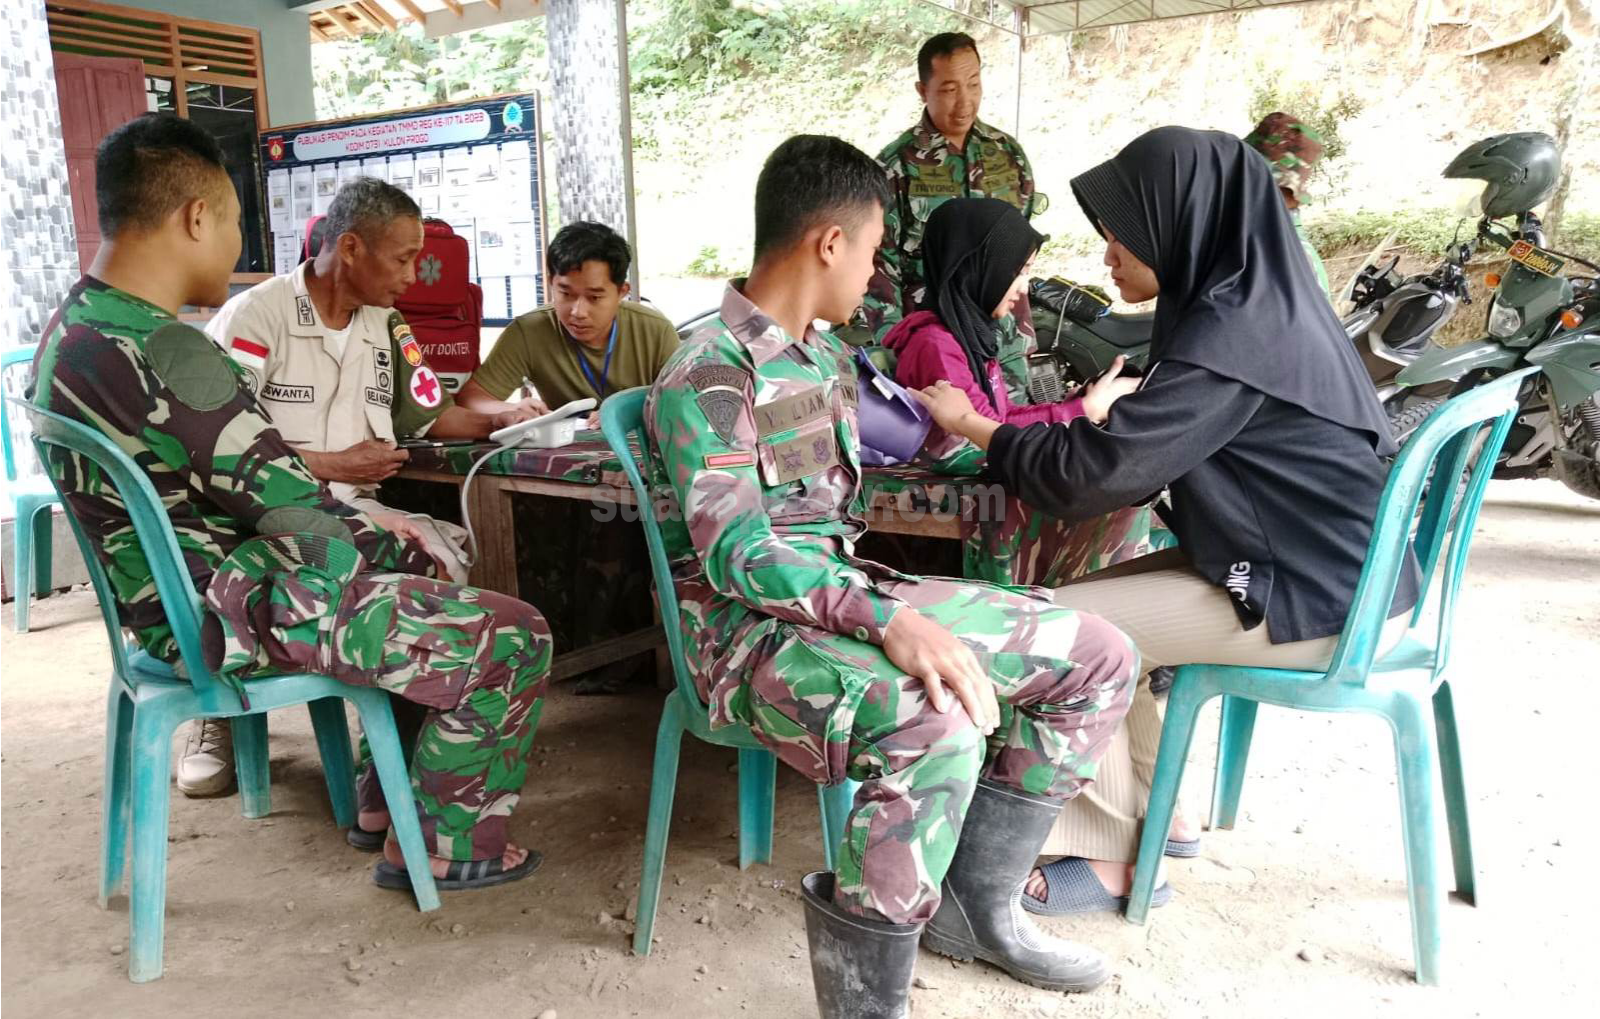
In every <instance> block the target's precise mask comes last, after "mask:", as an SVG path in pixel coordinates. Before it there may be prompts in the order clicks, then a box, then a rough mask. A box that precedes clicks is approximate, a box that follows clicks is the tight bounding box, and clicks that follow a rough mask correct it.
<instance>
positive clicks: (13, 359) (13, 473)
mask: <svg viewBox="0 0 1600 1019" xmlns="http://www.w3.org/2000/svg"><path fill="white" fill-rule="evenodd" d="M38 346H39V345H38V344H36V343H30V344H28V345H27V346H25V347H12V348H11V349H10V350H7V351H5V353H4V354H0V376H3V375H4V374H5V373H6V372H8V371H10V370H11V367H12V366H13V365H18V364H32V363H33V355H34V352H35V351H36V350H37V349H38ZM9 402H10V401H9V400H8V399H7V397H6V391H5V383H4V379H3V378H0V446H4V448H5V458H6V480H7V481H15V480H17V453H16V449H15V448H14V447H13V446H12V444H11V442H12V440H11V416H10V411H9V410H7V408H6V404H7V403H9Z"/></svg>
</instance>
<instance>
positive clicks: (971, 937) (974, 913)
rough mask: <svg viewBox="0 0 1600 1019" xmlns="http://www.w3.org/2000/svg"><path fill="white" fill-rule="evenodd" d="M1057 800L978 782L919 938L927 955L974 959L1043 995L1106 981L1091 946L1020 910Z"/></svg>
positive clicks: (1058, 804) (1058, 803)
mask: <svg viewBox="0 0 1600 1019" xmlns="http://www.w3.org/2000/svg"><path fill="white" fill-rule="evenodd" d="M1062 802H1063V801H1061V800H1058V799H1053V798H1050V797H1045V796H1032V795H1029V794H1028V793H1024V792H1020V791H1018V790H1016V789H1012V788H1010V787H1009V786H1002V785H995V784H993V783H990V782H985V781H981V780H980V781H979V782H978V789H977V792H975V793H973V795H972V805H971V806H970V807H968V808H967V819H966V822H965V824H963V825H962V828H961V841H960V843H959V844H957V846H956V855H955V859H953V860H952V861H951V862H950V870H949V872H948V873H947V874H945V878H944V885H943V886H942V888H941V893H942V895H943V898H942V900H941V901H940V903H939V910H938V912H936V913H934V914H933V919H932V920H929V921H928V924H927V927H926V928H925V929H924V930H923V932H922V944H923V946H924V947H926V948H927V949H929V950H930V951H934V952H938V953H939V954H940V955H947V956H949V957H950V958H952V959H960V960H962V961H965V962H970V961H971V960H973V959H982V960H983V961H984V962H987V963H989V964H990V965H993V966H998V967H999V968H1000V969H1003V970H1005V971H1006V972H1007V973H1009V974H1011V976H1012V978H1013V979H1016V980H1020V981H1022V982H1023V983H1025V984H1032V985H1033V986H1035V987H1043V988H1045V989H1046V990H1051V991H1089V990H1093V989H1094V988H1096V987H1099V986H1100V985H1101V984H1102V983H1104V982H1105V980H1106V978H1107V977H1108V976H1110V975H1111V969H1110V967H1109V966H1107V964H1106V960H1105V957H1104V956H1103V955H1101V954H1100V953H1099V952H1097V951H1095V950H1094V949H1092V948H1089V947H1087V946H1084V945H1079V944H1075V943H1074V942H1071V941H1063V940H1062V939H1060V938H1057V937H1054V936H1053V935H1050V934H1046V933H1045V932H1044V931H1042V930H1040V929H1039V928H1038V927H1037V926H1036V925H1035V924H1034V922H1033V918H1032V917H1030V916H1028V914H1027V913H1025V912H1023V911H1022V889H1023V886H1024V885H1025V884H1026V882H1027V879H1028V872H1029V871H1031V870H1032V869H1033V864H1034V861H1035V859H1037V857H1038V855H1039V848H1040V847H1041V846H1043V845H1044V840H1045V839H1046V837H1048V836H1049V834H1050V828H1051V826H1052V825H1054V824H1055V821H1056V818H1057V817H1058V816H1059V815H1060V814H1061V804H1062Z"/></svg>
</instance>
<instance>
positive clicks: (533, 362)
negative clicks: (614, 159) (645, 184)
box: [455, 222, 678, 694]
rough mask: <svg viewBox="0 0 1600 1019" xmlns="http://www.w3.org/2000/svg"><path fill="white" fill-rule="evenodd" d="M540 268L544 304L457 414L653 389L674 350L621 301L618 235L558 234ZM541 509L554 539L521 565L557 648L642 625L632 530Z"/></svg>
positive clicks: (641, 563)
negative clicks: (521, 395)
mask: <svg viewBox="0 0 1600 1019" xmlns="http://www.w3.org/2000/svg"><path fill="white" fill-rule="evenodd" d="M545 261H546V266H547V271H548V272H549V278H550V296H551V303H550V304H549V305H546V306H545V307H543V308H538V309H535V310H534V311H530V312H528V313H527V314H525V315H521V316H519V317H517V318H516V319H514V320H513V321H512V322H511V324H510V325H508V326H506V328H505V331H504V332H502V333H501V334H500V338H499V339H498V340H497V341H496V342H495V345H494V349H493V350H491V351H490V352H489V359H488V360H487V361H485V362H484V363H483V365H482V366H481V367H480V368H479V369H478V370H477V371H476V372H474V373H473V375H472V378H471V379H469V380H467V384H466V385H464V386H462V387H461V391H460V392H459V393H457V394H456V397H455V400H456V404H457V405H458V406H463V407H466V408H468V409H469V410H476V411H479V412H482V413H495V412H497V411H499V410H500V409H501V408H505V407H514V406H517V405H516V404H509V403H506V402H505V401H506V399H507V398H508V397H510V396H511V394H512V393H513V392H514V391H515V390H516V389H517V388H518V387H520V386H522V385H523V382H524V380H527V381H529V382H531V383H533V388H534V389H535V391H536V392H535V395H536V396H537V397H538V399H539V401H540V402H542V403H543V404H544V405H545V407H546V408H547V409H554V408H557V407H560V406H562V405H563V404H567V403H571V402H572V401H573V400H582V399H584V398H585V397H593V398H594V400H595V401H596V402H599V401H602V400H604V399H605V398H606V397H607V396H610V395H611V394H612V393H619V392H621V391H622V390H624V389H632V388H633V387H635V386H648V385H650V384H651V383H653V382H654V381H655V380H656V376H657V375H658V374H660V372H661V366H662V365H664V364H665V363H666V361H667V358H668V357H670V356H671V355H672V352H673V351H675V350H677V349H678V334H677V332H676V331H675V330H674V329H673V328H672V323H671V322H669V321H668V320H667V317H666V316H665V315H663V314H661V313H660V312H659V311H656V310H655V309H653V308H648V307H646V306H644V305H642V304H639V303H638V302H637V301H626V300H623V298H625V297H627V296H628V289H629V288H628V283H627V279H628V266H629V265H630V264H631V263H632V261H633V253H632V252H631V251H629V250H628V242H627V241H625V240H623V239H622V237H621V236H620V235H618V234H617V232H616V231H615V230H612V229H611V228H610V227H608V226H605V225H603V224H601V223H583V222H579V223H573V224H570V225H568V226H565V227H562V228H561V230H560V231H558V232H557V233H556V236H555V238H554V240H552V241H551V242H550V250H549V252H547V254H546V259H545ZM599 416H600V415H599V412H598V411H596V412H595V413H594V414H591V415H590V419H589V427H591V428H596V427H598V426H599ZM546 502H547V503H548V505H541V506H540V507H539V510H538V512H539V513H540V526H541V530H542V531H544V532H547V533H550V534H560V535H562V536H563V537H562V540H560V541H541V542H527V543H524V545H523V547H524V548H526V549H527V553H526V554H527V555H528V557H529V558H528V561H527V562H525V563H523V564H519V566H526V567H527V568H528V570H529V571H530V572H532V573H533V574H535V576H536V581H537V586H538V587H539V589H540V590H539V596H540V597H541V598H542V599H543V600H542V601H541V604H540V607H541V609H542V610H544V612H545V614H546V617H547V619H548V621H549V623H550V626H551V630H552V632H553V634H554V636H555V640H556V644H557V648H558V649H559V650H561V651H570V650H575V649H577V648H582V647H587V646H589V645H591V644H596V643H598V642H600V641H602V640H605V639H607V638H610V637H614V636H619V635H621V634H624V633H628V632H631V631H633V630H638V629H642V628H645V627H648V626H650V625H651V600H650V556H649V552H648V551H647V550H646V548H645V544H644V532H643V531H641V530H640V529H639V526H638V525H637V524H634V523H630V522H627V521H623V520H611V521H605V522H602V521H600V520H596V519H594V517H593V515H592V507H590V506H589V505H588V504H587V503H570V502H567V501H566V500H559V499H551V500H547V501H546ZM569 535H575V536H576V539H577V540H576V541H573V540H571V539H570V538H569V537H568V536H569ZM519 572H520V570H519ZM653 661H654V659H653V658H649V657H646V658H643V659H640V658H634V659H632V660H628V661H622V662H615V663H613V664H612V665H609V666H605V667H603V668H601V669H598V670H596V671H594V672H591V673H590V674H589V675H587V676H585V677H584V678H583V679H582V680H580V681H579V683H578V686H577V691H578V693H580V694H583V693H613V692H616V691H618V690H619V689H620V688H621V687H622V686H623V685H624V684H625V683H626V681H627V680H628V679H629V677H630V676H632V675H634V674H635V673H643V672H645V671H646V668H647V667H648V666H650V665H651V664H653Z"/></svg>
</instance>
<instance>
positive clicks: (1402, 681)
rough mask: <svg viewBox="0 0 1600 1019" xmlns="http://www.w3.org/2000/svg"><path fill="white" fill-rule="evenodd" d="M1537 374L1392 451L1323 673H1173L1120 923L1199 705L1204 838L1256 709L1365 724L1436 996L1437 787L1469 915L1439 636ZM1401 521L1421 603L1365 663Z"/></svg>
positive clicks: (1417, 945)
mask: <svg viewBox="0 0 1600 1019" xmlns="http://www.w3.org/2000/svg"><path fill="white" fill-rule="evenodd" d="M1537 370H1538V369H1536V368H1530V369H1528V370H1526V371H1522V372H1518V373H1516V374H1513V375H1507V376H1505V377H1504V378H1501V379H1499V380H1497V381H1495V382H1492V383H1490V384H1488V385H1485V386H1480V387H1479V388H1477V389H1474V390H1472V391H1470V392H1467V393H1464V394H1462V395H1460V396H1457V397H1455V398H1454V399H1452V400H1450V401H1449V402H1447V403H1445V404H1444V405H1443V406H1441V407H1440V408H1439V409H1438V410H1436V411H1434V413H1433V416H1432V417H1430V418H1429V419H1428V420H1427V421H1426V422H1425V423H1424V424H1423V425H1422V427H1421V428H1419V429H1418V430H1417V431H1416V433H1415V434H1414V435H1413V436H1412V438H1411V440H1410V441H1409V442H1408V443H1407V444H1406V446H1405V449H1403V450H1402V451H1401V453H1400V456H1399V458H1398V459H1397V460H1396V461H1395V465H1394V469H1393V471H1392V472H1391V473H1390V475H1389V482H1388V484H1387V485H1386V486H1385V488H1384V492H1383V499H1382V501H1381V502H1379V504H1378V515H1377V521H1378V525H1377V527H1376V528H1375V529H1374V533H1373V536H1372V544H1371V546H1370V547H1369V548H1368V550H1367V561H1366V566H1365V568H1364V569H1363V570H1362V572H1361V579H1360V581H1359V582H1358V583H1357V585H1356V592H1355V600H1354V602H1353V603H1352V605H1351V607H1350V615H1349V617H1348V619H1346V621H1345V627H1344V634H1343V636H1342V637H1341V638H1340V640H1339V646H1338V649H1337V650H1336V651H1335V652H1334V655H1333V660H1332V661H1331V662H1330V663H1329V665H1328V669H1327V671H1326V672H1304V671H1297V670H1289V669H1265V668H1244V667H1239V666H1224V665H1185V666H1183V667H1181V668H1179V669H1178V670H1177V675H1176V678H1175V679H1174V680H1173V684H1172V691H1171V693H1170V694H1169V695H1168V700H1167V717H1166V722H1165V724H1164V725H1163V727H1162V730H1161V749H1160V752H1159V753H1158V754H1157V756H1156V770H1155V778H1154V781H1153V783H1152V787H1151V792H1150V812H1149V816H1148V817H1147V818H1146V819H1145V825H1144V834H1143V836H1142V837H1141V839H1140V842H1139V860H1138V865H1137V869H1136V871H1135V873H1134V882H1133V891H1132V895H1131V896H1130V899H1129V903H1128V911H1127V917H1128V920H1129V921H1130V922H1132V923H1136V924H1142V923H1144V922H1145V920H1146V918H1147V917H1148V916H1149V913H1150V897H1151V895H1152V894H1153V892H1154V890H1155V879H1156V870H1157V865H1158V864H1159V863H1160V862H1161V854H1162V852H1163V851H1164V850H1165V848H1166V837H1167V831H1168V829H1169V828H1170V827H1171V825H1172V814H1173V810H1174V808H1175V804H1176V803H1177V797H1178V786H1179V784H1180V783H1181V782H1182V780H1183V767H1184V761H1185V759H1186V758H1187V757H1188V754H1189V746H1190V743H1191V742H1192V740H1193V739H1194V729H1195V723H1196V720H1197V719H1198V717H1199V714H1200V709H1201V707H1202V706H1203V705H1204V704H1205V703H1206V702H1207V701H1209V700H1210V699H1211V698H1213V697H1219V696H1220V697H1222V698H1223V701H1222V727H1221V735H1220V739H1219V741H1218V750H1217V770H1216V779H1215V786H1214V790H1213V794H1212V802H1211V826H1212V827H1213V828H1232V827H1233V825H1234V821H1235V819H1236V818H1237V817H1238V813H1239V794H1240V791H1241V789H1242V787H1243V784H1244V771H1245V762H1246V760H1247V758H1248V756H1249V753H1250V737H1251V734H1252V732H1253V731H1254V729H1255V720H1256V707H1257V705H1258V704H1263V703H1265V704H1276V705H1279V706H1280V707H1286V708H1298V709H1301V710H1305V711H1355V712H1365V713H1368V714H1375V715H1379V716H1381V717H1382V718H1383V719H1384V720H1386V721H1387V722H1388V723H1389V727H1390V729H1391V730H1392V731H1393V733H1394V746H1395V757H1396V762H1397V767H1398V770H1399V786H1400V811H1401V821H1402V827H1403V829H1404V841H1405V851H1406V882H1407V885H1408V887H1409V891H1410V898H1411V934H1412V941H1413V947H1414V950H1415V958H1416V966H1417V971H1416V972H1417V981H1418V983H1423V984H1434V985H1436V984H1438V982H1439V964H1440V941H1441V932H1440V925H1441V920H1442V916H1443V913H1444V903H1445V892H1444V886H1443V884H1442V882H1441V875H1440V874H1439V873H1438V870H1437V865H1436V861H1435V856H1434V847H1435V846H1436V844H1437V837H1438V827H1439V818H1438V813H1439V811H1438V803H1437V801H1436V799H1435V794H1434V783H1435V776H1436V774H1437V775H1439V776H1441V777H1442V778H1443V785H1444V808H1445V809H1444V813H1445V819H1446V822H1447V823H1448V826H1449V833H1450V854H1451V857H1452V858H1453V861H1454V864H1455V887H1456V891H1457V892H1458V893H1459V894H1460V896H1461V897H1462V899H1464V900H1465V901H1467V902H1468V903H1470V904H1473V905H1476V904H1477V886H1476V872H1475V868H1474V867H1473V862H1472V838H1471V833H1470V829H1469V828H1468V825H1467V795H1466V784H1465V781H1464V779H1463V777H1462V760H1461V746H1460V740H1459V738H1458V736H1457V732H1456V715H1455V705H1454V700H1453V695H1452V694H1451V689H1450V679H1451V676H1450V637H1451V631H1452V624H1453V620H1454V616H1455V606H1456V600H1457V597H1458V595H1459V592H1460V588H1461V577H1462V574H1463V573H1464V572H1465V571H1466V566H1467V549H1468V546H1469V545H1470V544H1471V541H1472V530H1473V527H1474V526H1475V524H1476V522H1477V519H1478V509H1479V507H1480V506H1481V505H1482V504H1483V495H1484V491H1485V490H1486V488H1487V487H1488V483H1489V476H1490V474H1491V473H1492V472H1493V470H1494V462H1495V456H1496V455H1497V454H1498V453H1499V451H1500V446H1501V444H1502V443H1503V442H1504V441H1505V437H1506V432H1507V431H1509V430H1510V428H1511V422H1512V419H1513V418H1514V417H1515V415H1516V411H1517V387H1518V386H1519V385H1520V384H1521V382H1522V378H1523V376H1525V375H1528V374H1530V373H1532V372H1534V371H1537ZM1468 472H1470V473H1468ZM1463 474H1467V476H1468V480H1467V483H1466V485H1465V486H1464V487H1463V486H1462V485H1461V484H1460V483H1459V482H1458V483H1456V484H1433V485H1430V484H1428V480H1429V477H1430V476H1433V477H1438V478H1453V479H1454V478H1461V477H1462V476H1463ZM1424 490H1426V502H1425V503H1423V508H1422V514H1421V517H1420V519H1419V518H1418V516H1417V506H1418V503H1419V501H1421V500H1422V498H1423V493H1424ZM1414 520H1415V521H1417V526H1416V534H1415V537H1414V546H1415V548H1416V553H1417V560H1418V563H1419V564H1420V566H1421V568H1422V581H1421V583H1422V587H1421V590H1422V592H1423V596H1422V597H1421V598H1420V599H1419V600H1418V603H1417V608H1416V610H1415V611H1414V612H1413V613H1412V615H1411V621H1410V629H1409V631H1408V632H1407V633H1406V635H1405V637H1404V638H1403V639H1402V640H1401V642H1400V644H1399V645H1397V646H1396V647H1395V648H1394V649H1393V650H1391V651H1389V652H1388V653H1387V654H1386V655H1384V656H1383V658H1381V659H1378V660H1376V661H1375V660H1374V659H1375V657H1376V653H1377V650H1378V642H1379V639H1380V636H1381V634H1382V631H1383V625H1384V622H1385V620H1386V618H1387V616H1388V615H1389V606H1390V604H1391V603H1392V602H1393V600H1394V591H1395V586H1396V584H1397V583H1398V580H1399V576H1400V569H1401V567H1402V565H1403V564H1404V561H1405V549H1406V541H1407V539H1408V538H1412V533H1411V525H1412V522H1413V521H1414ZM1306 526H1308V527H1311V526H1315V522H1314V521H1313V522H1308V523H1307V525H1306ZM1436 580H1437V581H1439V583H1438V584H1435V583H1434V582H1435V581H1436ZM1430 605H1436V606H1437V624H1436V625H1434V626H1429V627H1426V628H1422V627H1419V624H1420V623H1421V621H1422V618H1423V615H1424V613H1425V612H1426V611H1427V610H1428V608H1429V606H1430ZM1436 758H1437V761H1436Z"/></svg>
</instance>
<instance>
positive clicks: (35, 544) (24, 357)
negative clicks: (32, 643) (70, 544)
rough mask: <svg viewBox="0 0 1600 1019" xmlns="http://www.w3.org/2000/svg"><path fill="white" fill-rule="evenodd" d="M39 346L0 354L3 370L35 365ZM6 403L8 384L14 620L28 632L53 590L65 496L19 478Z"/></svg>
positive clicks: (2, 406)
mask: <svg viewBox="0 0 1600 1019" xmlns="http://www.w3.org/2000/svg"><path fill="white" fill-rule="evenodd" d="M35 349H37V344H30V345H28V346H26V347H16V348H13V349H11V350H8V351H6V352H5V353H4V354H3V355H0V373H4V372H7V371H10V369H11V367H12V365H19V364H32V363H33V353H34V350H35ZM6 402H7V400H6V395H5V387H4V386H0V444H3V446H4V448H5V459H6V491H7V492H9V493H10V495H11V502H12V505H13V506H15V507H16V511H17V515H16V518H15V520H13V522H12V532H11V547H12V571H11V577H12V579H13V580H15V581H16V585H17V590H16V592H15V594H16V602H15V607H16V615H15V616H14V617H13V622H14V623H15V625H16V628H17V632H18V633H27V632H28V605H29V603H30V602H32V601H33V596H34V595H35V594H37V595H38V596H39V597H41V598H43V597H44V596H45V595H47V594H49V593H50V553H51V551H52V549H51V547H50V546H51V541H50V526H51V522H52V514H53V512H54V511H53V510H51V508H50V507H52V506H55V505H57V504H59V503H60V502H61V496H59V495H57V494H56V489H55V486H54V485H52V484H51V483H50V479H49V478H46V477H44V476H42V475H38V474H32V475H25V476H23V477H21V478H19V477H17V459H16V452H15V450H14V449H13V447H12V445H11V441H12V440H11V419H10V417H9V416H8V415H7V412H6Z"/></svg>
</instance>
